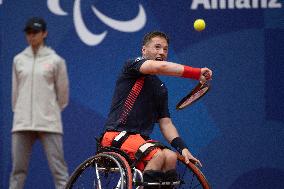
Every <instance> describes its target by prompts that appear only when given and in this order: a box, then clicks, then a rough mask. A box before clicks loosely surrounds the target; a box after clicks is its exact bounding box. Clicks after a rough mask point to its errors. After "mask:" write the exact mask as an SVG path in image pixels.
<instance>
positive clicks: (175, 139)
mask: <svg viewBox="0 0 284 189" xmlns="http://www.w3.org/2000/svg"><path fill="white" fill-rule="evenodd" d="M159 124H160V130H161V132H162V134H163V136H164V137H165V139H166V140H167V141H168V142H169V143H170V144H171V145H172V146H173V147H174V148H176V149H177V148H178V149H177V150H178V151H179V150H180V151H181V152H180V153H181V154H182V155H183V157H184V158H185V162H186V163H189V161H192V162H194V163H197V164H199V165H200V166H202V165H201V163H200V161H199V160H198V159H196V158H195V157H194V156H193V155H192V154H191V153H190V151H189V150H188V148H187V147H186V145H185V143H184V142H183V141H182V139H181V138H180V136H179V134H178V131H177V129H176V127H175V126H174V124H173V123H172V120H171V119H170V118H168V117H167V118H161V119H160V120H159Z"/></svg>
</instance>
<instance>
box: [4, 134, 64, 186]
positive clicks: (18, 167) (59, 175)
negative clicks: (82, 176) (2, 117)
mask: <svg viewBox="0 0 284 189" xmlns="http://www.w3.org/2000/svg"><path fill="white" fill-rule="evenodd" d="M37 139H39V140H40V141H41V143H42V146H43V148H44V152H45V154H46V156H47V160H48V165H49V168H50V170H51V173H52V175H53V179H54V184H55V188H56V189H63V188H64V186H65V184H66V183H67V180H68V177H69V175H68V169H67V165H66V163H65V160H64V153H63V143H62V135H61V134H57V133H49V132H37V131H21V132H14V133H13V134H12V163H13V166H12V172H11V175H10V186H9V189H23V188H24V183H25V179H26V177H27V173H28V167H29V161H30V156H31V152H32V146H33V144H34V143H35V141H36V140H37Z"/></svg>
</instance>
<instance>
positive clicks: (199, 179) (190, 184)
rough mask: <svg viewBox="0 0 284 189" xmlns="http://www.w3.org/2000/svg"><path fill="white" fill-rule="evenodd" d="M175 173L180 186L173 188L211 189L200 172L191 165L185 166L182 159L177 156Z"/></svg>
mask: <svg viewBox="0 0 284 189" xmlns="http://www.w3.org/2000/svg"><path fill="white" fill-rule="evenodd" d="M177 173H178V174H179V178H180V180H181V184H180V185H179V186H176V187H175V188H184V189H193V188H194V189H211V188H210V186H209V183H208V181H207V179H206V177H205V176H204V174H203V173H202V172H201V170H200V169H199V168H198V166H196V165H195V164H193V163H191V162H190V163H189V164H186V163H185V161H184V158H183V157H182V156H180V155H178V163H177Z"/></svg>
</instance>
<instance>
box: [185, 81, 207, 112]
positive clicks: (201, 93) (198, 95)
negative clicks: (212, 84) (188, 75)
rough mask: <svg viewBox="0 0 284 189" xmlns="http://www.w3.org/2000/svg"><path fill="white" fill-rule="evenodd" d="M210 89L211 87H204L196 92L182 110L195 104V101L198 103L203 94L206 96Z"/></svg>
mask: <svg viewBox="0 0 284 189" xmlns="http://www.w3.org/2000/svg"><path fill="white" fill-rule="evenodd" d="M208 89H209V87H208V86H207V87H204V88H201V89H200V90H198V91H196V92H195V93H194V94H192V95H191V96H190V97H189V98H187V99H186V100H185V101H184V102H183V103H182V104H181V105H180V108H183V107H185V106H188V105H189V104H191V103H193V102H194V101H196V100H197V99H198V98H200V97H201V96H203V94H205V93H206V92H207V90H208Z"/></svg>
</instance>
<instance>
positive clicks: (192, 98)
mask: <svg viewBox="0 0 284 189" xmlns="http://www.w3.org/2000/svg"><path fill="white" fill-rule="evenodd" d="M205 74H206V73H205ZM209 89H210V83H209V80H207V81H206V82H204V83H202V82H199V83H198V84H197V85H196V86H195V87H194V89H192V90H191V91H190V93H189V94H187V95H186V96H185V97H183V98H182V99H181V100H180V101H179V102H178V103H177V105H176V109H177V110H182V109H184V108H186V107H188V106H189V105H191V104H193V103H194V102H196V101H197V100H199V99H200V98H201V97H203V96H204V95H205V94H206V93H207V92H208V91H209Z"/></svg>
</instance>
